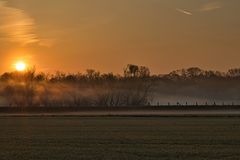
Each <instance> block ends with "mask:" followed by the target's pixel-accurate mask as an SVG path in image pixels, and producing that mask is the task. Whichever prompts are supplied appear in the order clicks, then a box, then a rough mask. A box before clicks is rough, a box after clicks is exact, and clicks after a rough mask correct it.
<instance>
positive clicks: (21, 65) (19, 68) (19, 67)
mask: <svg viewBox="0 0 240 160" xmlns="http://www.w3.org/2000/svg"><path fill="white" fill-rule="evenodd" d="M15 69H16V70H17V71H19V72H22V71H25V70H26V63H24V62H23V61H18V62H17V63H16V64H15Z"/></svg>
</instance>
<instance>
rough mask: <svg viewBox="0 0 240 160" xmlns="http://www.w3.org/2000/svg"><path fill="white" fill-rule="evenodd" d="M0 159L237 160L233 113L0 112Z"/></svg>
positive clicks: (239, 147) (239, 138) (239, 129)
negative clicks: (109, 114) (20, 114)
mask: <svg viewBox="0 0 240 160" xmlns="http://www.w3.org/2000/svg"><path fill="white" fill-rule="evenodd" d="M0 127H1V131H0V159H1V160H10V159H11V160H19V159H21V160H29V159H34V160H47V159H51V160H53V159H57V160H76V159H84V160H98V159H99V160H100V159H103V160H135V159H136V160H144V159H146V160H159V159H162V160H165V159H166V160H176V159H177V160H188V159H189V160H203V159H211V160H212V159H216V160H235V159H236V160H237V159H239V157H240V118H238V117H1V118H0Z"/></svg>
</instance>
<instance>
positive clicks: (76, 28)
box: [0, 0, 240, 73]
mask: <svg viewBox="0 0 240 160" xmlns="http://www.w3.org/2000/svg"><path fill="white" fill-rule="evenodd" d="M239 15H240V1H239V0H231V1H227V0H215V1H213V0H195V1H192V0H181V1H179V0H131V1H129V0H101V1H99V0H91V1H89V0H41V1H40V0H39V1H36V0H35V1H33V0H0V60H1V61H2V63H0V72H1V73H2V72H5V71H12V70H13V69H14V68H13V64H14V63H15V62H16V61H18V60H24V61H26V62H27V63H29V64H30V65H35V66H36V67H37V69H38V70H39V71H45V72H53V71H56V70H62V71H66V72H77V71H84V70H85V69H87V68H95V69H97V70H100V71H103V72H111V71H112V72H115V73H122V69H123V67H124V66H125V65H127V64H128V63H134V64H139V65H146V66H149V67H150V68H151V70H152V72H153V73H166V72H169V71H171V70H174V69H179V68H186V67H191V66H199V67H201V68H203V69H215V70H222V71H225V70H227V69H228V68H233V67H240V66H239V59H240V53H239V51H240V30H239V28H240V20H239Z"/></svg>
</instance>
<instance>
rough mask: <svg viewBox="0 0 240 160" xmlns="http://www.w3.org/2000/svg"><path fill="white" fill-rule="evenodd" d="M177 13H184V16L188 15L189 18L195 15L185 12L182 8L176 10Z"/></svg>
mask: <svg viewBox="0 0 240 160" xmlns="http://www.w3.org/2000/svg"><path fill="white" fill-rule="evenodd" d="M176 11H178V12H180V13H183V14H186V15H189V16H192V15H193V14H192V13H191V12H190V11H186V10H183V9H180V8H176Z"/></svg>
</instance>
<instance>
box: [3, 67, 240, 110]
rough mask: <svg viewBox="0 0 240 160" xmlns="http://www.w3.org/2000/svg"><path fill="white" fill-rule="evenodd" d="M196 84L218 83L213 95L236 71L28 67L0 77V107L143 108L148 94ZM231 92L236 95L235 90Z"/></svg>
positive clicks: (236, 81)
mask: <svg viewBox="0 0 240 160" xmlns="http://www.w3.org/2000/svg"><path fill="white" fill-rule="evenodd" d="M232 80H233V81H234V82H233V81H232ZM198 81H199V83H198V85H196V86H200V89H198V91H199V92H200V90H201V89H202V88H204V87H205V88H207V89H209V86H210V85H209V84H211V85H212V86H214V85H216V84H218V83H215V82H216V81H221V84H219V85H218V86H216V87H215V89H214V92H213V94H214V93H215V90H218V89H219V86H220V87H221V88H227V86H228V87H229V85H230V83H229V82H230V81H231V87H232V88H236V86H238V84H239V81H240V68H239V69H230V70H229V71H228V72H226V73H223V72H218V71H205V70H202V69H200V68H197V67H195V68H188V69H181V70H176V71H173V72H171V73H169V74H165V75H151V72H150V69H149V68H148V67H145V66H138V65H133V64H129V65H127V66H126V67H125V68H124V70H123V75H119V74H113V73H100V72H98V71H95V70H93V69H88V70H86V72H85V73H75V74H72V73H68V74H66V73H63V72H56V73H55V74H46V73H36V70H35V69H34V68H32V69H29V70H27V71H25V72H11V73H4V74H2V75H1V76H0V104H2V105H6V106H25V107H27V106H48V107H49V106H52V107H54V106H76V107H80V106H147V105H149V104H150V103H151V100H152V93H155V94H163V93H169V94H175V93H177V92H180V93H181V94H185V92H184V93H183V91H179V90H180V89H183V88H184V91H185V90H186V89H185V88H187V85H189V84H192V82H194V83H195V82H198ZM182 82H184V83H182ZM222 82H224V83H222ZM169 83H174V85H169ZM213 84H214V85H213ZM207 89H206V90H207ZM210 89H211V87H210ZM171 91H172V92H171ZM189 92H194V90H193V91H192V90H191V91H189ZM234 93H236V94H238V91H236V92H234ZM199 94H200V93H199ZM203 94H204V93H203ZM218 94H219V93H218ZM235 97H236V96H235ZM237 99H238V97H237Z"/></svg>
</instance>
